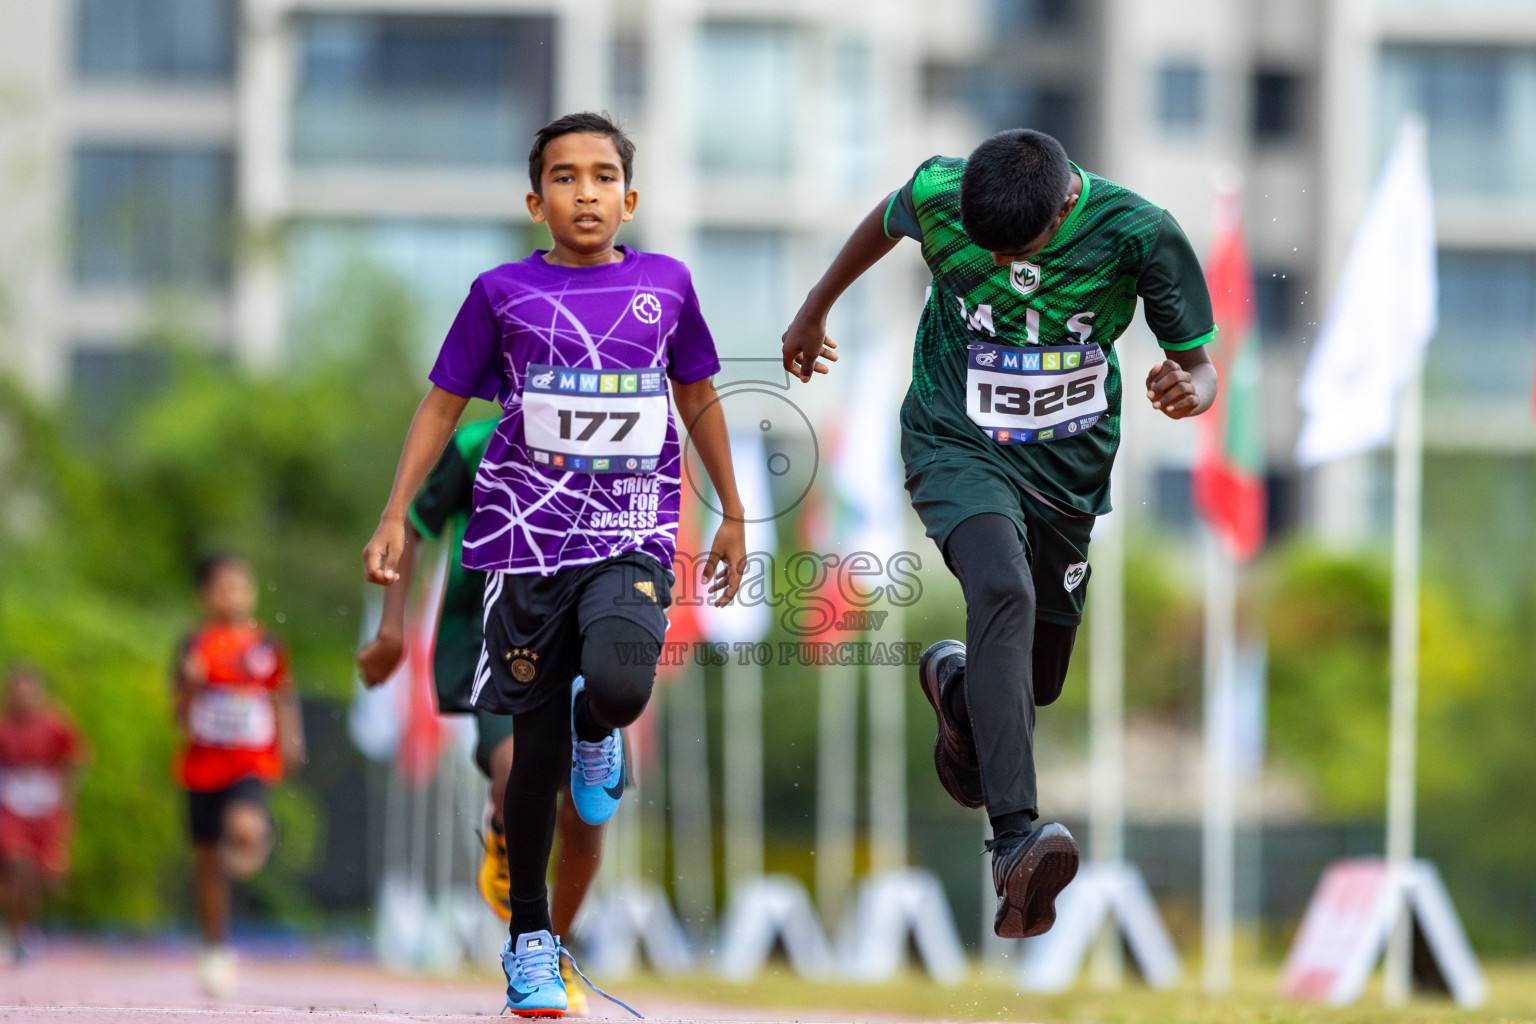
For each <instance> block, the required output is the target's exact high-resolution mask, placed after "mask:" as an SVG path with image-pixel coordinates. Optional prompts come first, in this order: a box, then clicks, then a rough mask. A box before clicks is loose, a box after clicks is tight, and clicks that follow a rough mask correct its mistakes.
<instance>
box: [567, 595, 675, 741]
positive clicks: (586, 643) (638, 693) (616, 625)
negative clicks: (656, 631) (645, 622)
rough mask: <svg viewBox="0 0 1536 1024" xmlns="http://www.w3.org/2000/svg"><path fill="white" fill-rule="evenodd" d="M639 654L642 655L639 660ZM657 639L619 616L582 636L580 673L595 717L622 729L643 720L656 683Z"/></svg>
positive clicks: (592, 628) (593, 626) (601, 622)
mask: <svg viewBox="0 0 1536 1024" xmlns="http://www.w3.org/2000/svg"><path fill="white" fill-rule="evenodd" d="M637 652H640V653H641V656H640V657H636V656H635V655H636V653H637ZM653 652H654V653H656V654H659V645H658V644H657V642H656V639H655V637H653V636H651V634H650V633H649V632H648V631H647V630H646V629H645V628H644V627H643V626H640V625H638V624H636V623H633V622H630V621H629V620H628V619H621V618H618V617H612V618H606V619H598V620H597V621H596V622H594V623H592V624H591V625H590V626H588V627H587V630H586V632H585V633H584V634H583V644H582V649H581V674H582V675H583V676H584V677H585V678H586V683H587V700H588V701H590V702H591V708H592V715H593V717H594V718H597V719H599V720H600V721H601V722H602V723H603V724H604V725H606V726H609V727H611V728H615V729H621V728H623V727H624V726H626V725H629V724H630V723H631V722H633V721H634V720H635V719H637V718H639V717H640V714H641V712H643V711H644V710H645V705H646V704H647V703H648V702H649V701H650V699H651V688H652V687H653V686H654V685H655V683H656V659H655V658H654V657H651V656H650V655H651V654H652V653H653Z"/></svg>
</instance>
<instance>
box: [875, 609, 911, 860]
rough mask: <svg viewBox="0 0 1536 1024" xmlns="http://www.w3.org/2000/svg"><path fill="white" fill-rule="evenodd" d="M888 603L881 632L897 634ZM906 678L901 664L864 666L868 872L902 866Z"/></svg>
mask: <svg viewBox="0 0 1536 1024" xmlns="http://www.w3.org/2000/svg"><path fill="white" fill-rule="evenodd" d="M904 618H905V617H904V616H903V615H902V609H901V608H899V607H893V608H892V609H891V614H890V616H889V618H888V619H887V621H886V623H885V625H886V626H887V628H886V630H885V635H886V636H891V637H901V636H902V635H904V634H903V629H904V627H905V623H904ZM906 698H907V679H906V669H905V668H904V666H901V665H871V666H869V682H868V700H869V838H870V844H869V872H870V874H871V875H878V874H880V873H881V872H885V871H899V870H900V869H902V868H904V867H906V866H907V703H906Z"/></svg>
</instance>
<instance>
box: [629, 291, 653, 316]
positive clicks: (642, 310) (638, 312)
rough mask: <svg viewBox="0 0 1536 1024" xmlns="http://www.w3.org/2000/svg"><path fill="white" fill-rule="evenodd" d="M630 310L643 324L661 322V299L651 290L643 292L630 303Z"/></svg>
mask: <svg viewBox="0 0 1536 1024" xmlns="http://www.w3.org/2000/svg"><path fill="white" fill-rule="evenodd" d="M629 309H630V312H632V313H634V314H635V316H636V318H637V319H639V321H640V322H641V323H643V324H659V323H661V300H660V299H658V298H657V297H656V296H654V295H652V294H651V293H650V292H641V293H640V294H639V295H636V296H635V301H633V302H631V303H630V304H629Z"/></svg>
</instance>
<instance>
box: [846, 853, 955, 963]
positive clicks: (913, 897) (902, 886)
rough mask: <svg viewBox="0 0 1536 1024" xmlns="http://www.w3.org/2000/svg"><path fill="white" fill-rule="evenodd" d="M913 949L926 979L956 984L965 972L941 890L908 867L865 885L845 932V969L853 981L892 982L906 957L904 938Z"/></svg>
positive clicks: (931, 875)
mask: <svg viewBox="0 0 1536 1024" xmlns="http://www.w3.org/2000/svg"><path fill="white" fill-rule="evenodd" d="M909 936H910V937H911V940H912V944H913V945H914V946H916V947H917V954H918V957H919V958H920V959H921V961H922V964H923V968H924V969H925V970H927V972H928V974H929V976H931V977H932V978H933V979H934V980H935V981H937V982H939V983H940V984H942V985H958V984H959V983H960V982H961V980H963V979H964V977H965V973H966V970H967V965H966V960H965V949H964V948H963V947H962V946H961V945H960V936H959V934H958V933H957V932H956V930H955V919H954V916H953V915H952V914H951V913H950V911H949V900H948V899H947V898H946V897H945V895H944V887H943V885H941V884H940V883H939V878H938V876H937V875H935V874H934V873H933V872H931V871H923V870H920V869H917V868H908V869H906V870H903V871H891V872H888V873H886V874H883V875H878V876H876V877H874V878H871V879H869V880H868V881H866V882H865V883H864V884H863V885H862V886H861V887H860V888H859V894H858V898H857V900H856V901H855V903H854V905H853V907H852V909H851V910H850V911H849V913H848V921H847V926H846V927H845V928H844V930H843V939H844V944H843V951H842V952H843V955H842V961H843V970H844V972H845V973H846V975H847V977H848V978H849V979H851V980H855V981H866V982H877V981H885V980H886V979H888V978H891V977H893V976H894V975H895V974H896V973H897V972H898V971H900V970H901V968H902V966H903V965H904V963H905V961H906V958H907V939H908V937H909Z"/></svg>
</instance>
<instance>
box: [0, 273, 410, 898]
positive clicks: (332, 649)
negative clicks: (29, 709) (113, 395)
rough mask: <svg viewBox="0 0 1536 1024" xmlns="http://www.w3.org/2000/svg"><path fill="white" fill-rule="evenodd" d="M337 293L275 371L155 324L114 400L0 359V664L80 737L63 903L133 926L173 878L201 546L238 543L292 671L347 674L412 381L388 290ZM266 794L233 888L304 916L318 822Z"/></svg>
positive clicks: (320, 679) (300, 675)
mask: <svg viewBox="0 0 1536 1024" xmlns="http://www.w3.org/2000/svg"><path fill="white" fill-rule="evenodd" d="M338 294H342V293H338ZM345 294H346V296H347V301H346V302H345V303H344V304H343V303H338V308H337V309H336V310H333V311H326V312H325V313H324V315H322V316H321V317H320V318H319V319H318V321H317V323H320V324H324V325H326V327H327V328H328V330H327V331H325V332H321V331H319V330H318V329H311V330H310V331H308V332H302V333H301V334H300V337H315V336H317V335H319V334H321V333H325V334H326V336H327V344H326V345H324V346H320V345H318V344H317V345H315V346H314V347H313V348H312V349H311V350H310V351H308V352H306V353H304V354H303V355H302V356H301V357H299V358H298V359H296V360H294V365H291V366H289V367H287V368H285V370H284V371H283V372H281V373H274V374H270V375H264V374H259V373H253V372H249V371H246V370H243V369H242V368H240V367H238V366H235V365H233V364H231V363H229V362H228V361H227V360H223V359H220V358H216V357H209V356H207V355H205V354H202V353H194V352H193V351H191V350H189V349H188V348H186V347H185V346H182V345H179V344H178V343H177V341H176V340H175V338H174V332H170V331H163V332H161V334H160V335H159V336H158V337H156V338H151V339H150V340H149V342H148V344H149V345H150V346H151V347H152V348H154V347H158V348H159V349H160V350H161V351H163V352H164V353H165V361H166V367H167V371H166V373H165V379H164V382H163V385H162V386H161V387H160V388H159V389H158V390H156V391H154V392H152V393H149V394H138V395H131V396H126V399H127V400H126V401H122V402H109V403H106V404H107V405H109V406H112V407H113V411H114V414H115V417H108V418H105V419H104V417H103V414H102V410H101V409H100V408H98V407H96V406H87V405H84V404H82V403H83V398H81V397H79V396H76V397H74V398H73V400H72V402H70V403H65V404H63V405H61V406H58V407H45V406H43V405H41V404H39V403H37V402H36V401H34V400H32V399H30V398H29V397H28V396H27V395H25V394H24V393H23V392H22V391H21V390H20V389H19V388H17V387H16V386H14V385H13V384H9V383H7V382H5V381H0V565H3V566H4V570H3V572H0V665H4V664H5V663H6V662H8V661H10V660H12V659H16V658H25V659H27V660H30V661H33V662H36V663H37V664H39V665H41V666H42V667H43V669H44V671H45V673H46V675H47V677H48V679H49V681H50V683H51V685H52V688H53V693H54V695H55V697H56V698H57V699H58V700H59V702H60V703H61V704H63V705H64V706H65V707H66V708H67V709H68V710H69V712H70V713H71V714H72V715H73V716H74V717H75V719H76V720H77V721H78V722H79V724H80V726H81V728H82V730H83V731H84V733H85V734H86V736H87V738H88V739H89V741H90V743H91V746H92V748H93V752H94V763H93V766H92V768H91V769H90V770H89V772H88V773H87V774H86V776H85V778H84V781H83V785H82V787H81V791H80V805H79V817H80V820H81V822H82V826H83V827H82V828H81V829H80V832H79V837H78V839H77V841H76V845H75V871H74V875H73V879H72V884H71V886H70V889H69V891H68V892H67V893H66V894H65V895H64V896H63V897H62V898H61V901H60V903H59V906H58V910H59V912H61V913H62V914H64V915H65V916H67V917H68V918H70V919H72V920H74V921H78V922H88V921H98V922H100V921H110V922H114V923H119V924H122V925H125V926H148V925H152V924H156V923H159V922H163V921H164V920H165V919H166V918H167V917H168V916H169V915H170V914H171V913H172V912H173V910H174V909H175V908H177V907H179V906H182V905H184V902H185V900H186V896H185V893H184V892H183V888H184V881H185V868H186V865H187V862H188V857H187V854H186V852H185V846H186V843H185V839H184V835H183V833H184V825H183V814H184V811H183V809H182V807H181V802H182V799H183V798H182V796H181V795H180V793H179V792H178V791H177V789H176V787H175V785H174V784H173V782H172V777H171V761H172V756H173V752H174V749H175V745H176V736H175V732H174V728H173V725H172V721H171V712H170V708H169V693H168V684H167V678H168V676H167V674H168V666H169V662H170V657H171V651H172V649H173V647H174V645H175V643H176V641H177V638H178V637H179V636H180V635H182V634H184V632H185V631H186V630H187V629H189V628H190V627H191V626H193V625H194V624H195V622H196V619H197V612H196V608H195V605H194V603H193V601H192V595H191V587H190V575H191V567H192V564H193V562H194V561H195V560H196V559H197V558H198V557H199V556H200V555H201V554H203V553H205V552H207V551H209V550H213V549H221V548H232V549H235V550H237V551H240V552H242V553H243V554H244V555H245V556H246V557H247V558H249V559H250V561H251V562H252V564H253V565H254V567H255V570H256V574H257V577H258V579H259V581H260V584H261V588H262V598H263V600H262V605H261V608H260V609H259V612H258V614H259V615H260V617H261V618H262V619H263V620H264V621H265V622H266V623H267V624H268V626H269V627H271V628H272V629H273V630H274V631H275V632H276V633H277V634H278V635H279V636H281V637H283V639H284V640H285V641H286V642H287V643H288V644H289V646H290V648H291V649H292V653H293V664H294V669H295V675H296V677H297V680H298V683H299V688H300V691H301V693H303V694H304V695H305V696H306V697H308V698H310V699H316V698H320V699H338V698H340V697H342V696H343V695H344V694H345V693H346V692H347V688H348V687H349V686H350V683H351V679H352V669H351V653H352V651H353V649H354V647H355V645H356V638H357V633H358V616H359V614H360V608H359V603H360V601H359V597H360V592H361V589H362V579H361V565H360V558H359V555H360V552H361V550H362V546H363V544H364V542H365V541H366V540H367V538H368V536H369V534H370V533H371V532H372V528H373V524H374V523H375V522H376V521H377V516H378V510H379V509H380V508H381V507H382V505H383V501H384V497H385V493H386V491H387V488H388V486H389V481H390V479H391V477H392V475H393V471H394V464H395V460H396V458H397V457H398V454H399V451H400V443H401V440H402V436H403V433H402V432H403V427H404V424H405V423H407V422H408V421H409V419H410V416H411V412H412V410H413V408H414V406H415V404H416V402H417V401H419V399H420V397H421V395H422V393H424V391H425V389H426V383H425V381H424V380H423V379H422V377H421V376H420V368H419V366H417V365H415V364H416V363H417V362H418V358H417V356H416V354H414V353H412V352H410V351H409V350H408V348H407V339H409V338H410V337H412V334H411V331H412V312H411V308H410V306H409V304H408V303H407V301H406V300H405V299H404V298H402V292H401V291H400V290H399V289H397V288H395V287H394V286H393V285H391V284H390V282H388V281H387V280H384V279H381V278H378V277H374V278H371V279H369V280H368V281H354V282H352V283H351V286H350V288H349V290H347V291H345ZM119 397H123V396H119ZM273 811H274V815H275V817H276V819H277V822H278V827H279V829H280V832H281V834H282V837H283V842H282V846H281V848H280V850H281V852H280V853H279V854H278V856H277V858H276V860H275V862H274V864H273V866H272V868H271V869H269V871H268V872H267V873H266V875H264V876H263V879H262V881H261V882H260V883H258V884H257V885H256V886H254V887H253V889H252V896H253V898H254V900H255V902H256V903H257V904H258V905H259V906H263V907H266V908H267V909H268V910H270V911H271V912H272V913H273V914H274V915H275V916H279V917H283V918H286V919H289V920H302V919H304V917H305V915H306V911H305V910H304V906H305V899H304V896H303V891H302V878H303V874H304V872H305V871H306V870H307V869H308V868H309V867H310V866H311V865H312V864H313V863H314V861H315V860H316V858H317V856H318V852H319V850H320V844H321V841H322V838H323V831H322V830H321V825H322V823H321V822H320V820H319V816H318V814H317V813H316V811H315V805H314V800H313V799H312V797H310V796H309V795H308V794H307V791H306V790H305V788H304V787H303V784H302V782H300V783H298V784H290V785H289V786H288V787H285V788H284V789H281V790H279V791H278V792H277V793H276V794H274V800H273ZM105 822H113V823H117V824H118V825H119V826H120V827H112V828H107V827H103V826H102V823H105Z"/></svg>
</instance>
